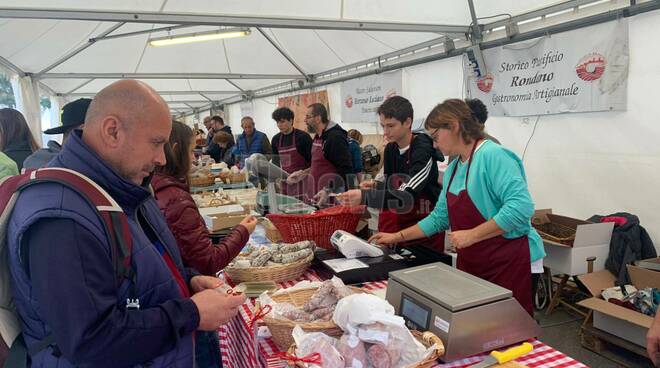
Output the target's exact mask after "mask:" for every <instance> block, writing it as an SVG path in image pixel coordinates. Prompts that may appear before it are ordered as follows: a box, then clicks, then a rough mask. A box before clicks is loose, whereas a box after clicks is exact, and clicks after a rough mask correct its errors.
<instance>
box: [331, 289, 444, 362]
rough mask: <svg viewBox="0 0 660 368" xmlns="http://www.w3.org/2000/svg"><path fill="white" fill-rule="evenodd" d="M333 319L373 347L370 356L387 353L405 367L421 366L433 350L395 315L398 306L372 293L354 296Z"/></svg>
mask: <svg viewBox="0 0 660 368" xmlns="http://www.w3.org/2000/svg"><path fill="white" fill-rule="evenodd" d="M332 320H333V321H334V322H335V323H336V324H337V326H339V327H340V328H341V329H342V330H344V332H346V333H348V334H351V335H355V336H358V337H359V338H360V340H362V341H363V342H365V343H369V344H375V345H378V347H376V348H374V347H373V346H374V345H372V346H370V347H369V348H368V350H367V355H368V356H369V355H372V356H373V355H380V356H383V354H384V353H387V355H388V356H389V358H390V359H389V360H390V364H389V365H382V366H383V367H392V368H401V367H406V366H408V365H410V364H414V363H417V362H419V361H421V360H422V359H424V358H425V357H426V356H428V354H429V353H430V352H431V351H432V348H434V347H432V348H429V349H426V348H424V346H423V345H422V344H421V343H420V342H419V341H417V339H415V337H414V336H413V335H412V334H411V333H410V331H409V330H408V328H407V327H406V324H405V320H404V319H403V318H402V317H399V316H396V315H394V307H392V305H390V304H389V303H388V302H387V301H385V300H383V299H381V298H379V297H377V296H375V295H370V294H353V295H350V296H347V297H345V298H343V299H341V300H340V301H339V303H338V304H337V308H336V309H335V313H334V315H333V317H332Z"/></svg>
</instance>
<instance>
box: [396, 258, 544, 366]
mask: <svg viewBox="0 0 660 368" xmlns="http://www.w3.org/2000/svg"><path fill="white" fill-rule="evenodd" d="M387 301H388V302H390V304H392V305H393V306H394V308H395V310H396V314H398V315H400V316H402V317H404V319H405V320H406V324H407V325H408V327H409V328H413V329H417V330H419V331H431V332H433V333H435V334H436V335H437V336H438V337H440V338H441V339H442V341H443V342H444V343H445V349H446V352H445V355H444V356H443V357H441V359H442V360H444V361H453V360H457V359H462V358H466V357H469V356H472V355H474V354H479V353H483V352H489V351H491V350H494V349H498V348H501V347H505V346H509V345H512V344H515V343H518V342H521V341H525V340H527V339H529V338H532V337H537V336H539V335H540V333H541V328H540V327H539V325H538V324H537V323H536V321H534V319H532V317H531V316H530V315H529V314H528V313H527V312H526V311H525V310H524V309H523V308H522V307H521V306H520V304H519V303H518V302H517V301H516V300H515V299H514V298H513V296H512V293H511V291H510V290H507V289H505V288H502V287H500V286H497V285H495V284H493V283H490V282H488V281H485V280H482V279H480V278H478V277H475V276H472V275H470V274H468V273H465V272H463V271H459V270H457V269H455V268H452V267H451V266H448V265H446V264H444V263H433V264H428V265H424V266H419V267H413V268H409V269H405V270H399V271H394V272H391V273H390V279H389V281H388V284H387Z"/></svg>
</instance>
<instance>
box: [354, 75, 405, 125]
mask: <svg viewBox="0 0 660 368" xmlns="http://www.w3.org/2000/svg"><path fill="white" fill-rule="evenodd" d="M402 85H403V73H402V72H401V71H400V70H399V71H396V72H392V73H383V74H375V75H371V76H368V77H363V78H358V79H352V80H349V81H346V82H343V83H342V84H341V101H342V105H341V119H342V122H343V123H349V124H352V123H378V116H377V115H376V110H377V109H378V106H380V105H381V104H382V103H383V101H385V99H387V98H388V97H391V96H395V95H400V94H401V89H402Z"/></svg>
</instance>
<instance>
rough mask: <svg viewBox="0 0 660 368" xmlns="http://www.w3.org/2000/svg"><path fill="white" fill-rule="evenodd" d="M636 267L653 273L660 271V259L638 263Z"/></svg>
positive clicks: (644, 260)
mask: <svg viewBox="0 0 660 368" xmlns="http://www.w3.org/2000/svg"><path fill="white" fill-rule="evenodd" d="M635 266H637V267H640V268H645V269H647V270H652V271H660V257H657V258H649V259H643V260H641V261H636V262H635Z"/></svg>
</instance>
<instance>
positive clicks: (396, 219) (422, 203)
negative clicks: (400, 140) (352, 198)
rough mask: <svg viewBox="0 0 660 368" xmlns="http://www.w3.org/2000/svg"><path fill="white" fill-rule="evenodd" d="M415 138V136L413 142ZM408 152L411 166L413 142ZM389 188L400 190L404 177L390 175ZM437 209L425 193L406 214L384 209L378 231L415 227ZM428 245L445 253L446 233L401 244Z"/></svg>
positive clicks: (401, 244)
mask: <svg viewBox="0 0 660 368" xmlns="http://www.w3.org/2000/svg"><path fill="white" fill-rule="evenodd" d="M414 139H415V136H413V140H414ZM410 147H411V148H409V149H408V152H407V158H406V164H407V165H408V166H410V164H411V162H410V155H411V152H410V151H412V141H411V144H410ZM387 180H388V182H387V186H388V187H389V188H399V187H400V186H401V184H403V183H404V181H403V177H402V176H401V175H399V174H393V175H390V177H389V178H387ZM434 207H435V202H434V201H433V200H432V199H431V198H430V197H429V196H428V195H427V194H426V193H424V192H422V193H420V194H419V195H418V196H417V197H416V198H415V201H414V202H413V207H412V208H411V209H410V210H409V211H406V212H397V211H396V210H394V209H383V210H381V211H380V214H379V215H378V231H379V232H384V233H396V232H399V231H401V230H403V229H406V228H408V227H410V226H413V225H415V224H417V223H418V222H420V221H421V220H423V219H424V218H425V217H426V216H428V215H429V214H430V213H431V212H432V211H433V208H434ZM421 244H423V245H427V246H430V247H431V248H433V249H434V250H436V251H438V252H441V253H442V252H444V251H445V233H444V232H441V233H438V234H435V235H433V236H432V237H430V238H422V239H417V240H411V241H407V242H404V243H399V245H400V246H403V247H412V246H416V245H421Z"/></svg>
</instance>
